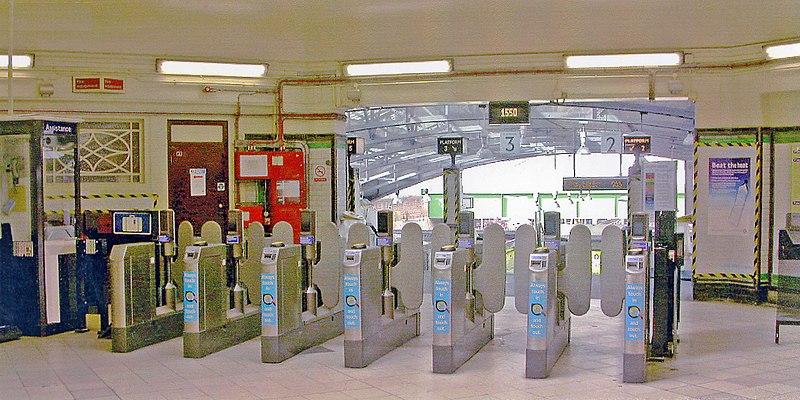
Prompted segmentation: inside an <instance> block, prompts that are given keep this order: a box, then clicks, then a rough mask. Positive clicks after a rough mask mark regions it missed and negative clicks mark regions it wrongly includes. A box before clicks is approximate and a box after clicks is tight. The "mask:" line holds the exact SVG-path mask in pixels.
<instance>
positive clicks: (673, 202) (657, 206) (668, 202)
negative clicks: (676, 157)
mask: <svg viewBox="0 0 800 400" xmlns="http://www.w3.org/2000/svg"><path fill="white" fill-rule="evenodd" d="M677 171H678V166H677V164H676V163H675V161H655V162H648V163H645V164H644V165H642V183H643V189H644V190H643V192H642V195H643V198H642V204H643V206H644V210H643V211H647V212H649V213H650V221H655V216H654V215H655V214H654V212H655V211H672V210H677V207H678V204H677V197H676V193H678V180H677V179H678V177H677Z"/></svg>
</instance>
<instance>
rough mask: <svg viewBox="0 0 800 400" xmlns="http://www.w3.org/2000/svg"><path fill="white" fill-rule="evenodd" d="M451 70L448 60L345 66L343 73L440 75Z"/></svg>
mask: <svg viewBox="0 0 800 400" xmlns="http://www.w3.org/2000/svg"><path fill="white" fill-rule="evenodd" d="M452 70H453V62H452V61H450V60H435V61H411V62H390V63H371V64H346V65H345V66H344V73H345V74H346V75H348V76H373V75H405V74H441V73H447V72H450V71H452Z"/></svg>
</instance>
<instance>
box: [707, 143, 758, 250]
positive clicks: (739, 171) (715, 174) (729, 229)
mask: <svg viewBox="0 0 800 400" xmlns="http://www.w3.org/2000/svg"><path fill="white" fill-rule="evenodd" d="M750 169H751V158H750V157H742V158H713V157H712V158H709V159H708V197H709V213H708V224H709V225H708V228H709V233H712V234H719V235H732V236H747V234H748V233H747V232H748V230H749V229H751V228H752V227H753V215H752V213H749V212H744V211H745V210H748V209H751V208H752V207H746V205H747V204H748V203H752V202H753V200H754V199H753V196H754V186H753V184H752V183H751V182H750Z"/></svg>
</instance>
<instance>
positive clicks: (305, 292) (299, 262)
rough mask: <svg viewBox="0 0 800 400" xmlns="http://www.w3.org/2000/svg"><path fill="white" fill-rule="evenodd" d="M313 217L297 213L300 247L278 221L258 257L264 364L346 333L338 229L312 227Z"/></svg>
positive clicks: (328, 225)
mask: <svg viewBox="0 0 800 400" xmlns="http://www.w3.org/2000/svg"><path fill="white" fill-rule="evenodd" d="M315 219H316V215H315V212H313V211H307V210H303V211H302V212H301V233H300V244H293V243H292V239H293V238H294V232H293V229H292V226H291V225H290V224H289V223H287V222H278V223H277V224H275V227H274V229H273V242H272V244H271V245H270V246H266V247H264V249H263V252H262V253H261V260H260V262H261V361H262V362H265V363H278V362H281V361H284V360H286V359H288V358H290V357H292V356H294V355H295V354H298V353H300V352H301V351H303V350H305V349H308V348H311V347H313V346H316V345H319V344H321V343H324V342H325V341H327V340H329V339H332V338H334V337H336V336H339V335H341V334H342V333H343V332H344V322H343V320H342V306H341V305H340V304H339V303H340V302H339V297H340V296H339V279H340V264H339V263H340V260H341V255H340V243H339V230H338V228H336V225H334V224H333V223H332V222H326V223H324V224H321V225H320V226H319V227H316V223H315ZM283 240H289V241H288V242H284V241H283ZM312 271H313V272H312Z"/></svg>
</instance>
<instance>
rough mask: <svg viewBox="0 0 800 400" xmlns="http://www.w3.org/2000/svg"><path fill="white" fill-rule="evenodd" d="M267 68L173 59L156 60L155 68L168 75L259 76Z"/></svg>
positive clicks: (263, 66) (259, 65) (256, 65)
mask: <svg viewBox="0 0 800 400" xmlns="http://www.w3.org/2000/svg"><path fill="white" fill-rule="evenodd" d="M267 68H268V65H267V64H234V63H213V62H196V61H174V60H157V61H156V69H157V70H158V72H160V73H162V74H169V75H194V76H228V77H235V78H261V77H263V76H266V75H267Z"/></svg>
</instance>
